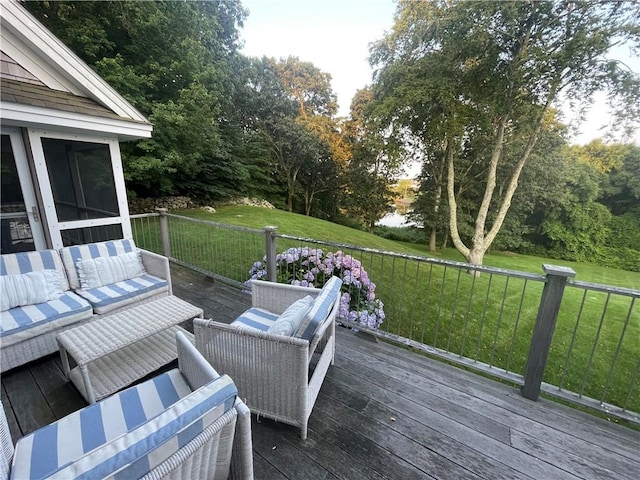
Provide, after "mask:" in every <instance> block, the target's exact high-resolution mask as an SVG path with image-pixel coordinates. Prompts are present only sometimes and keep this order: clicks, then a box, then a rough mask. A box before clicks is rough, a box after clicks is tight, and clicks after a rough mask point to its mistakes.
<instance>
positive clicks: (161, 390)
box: [11, 369, 191, 479]
mask: <svg viewBox="0 0 640 480" xmlns="http://www.w3.org/2000/svg"><path fill="white" fill-rule="evenodd" d="M190 393H191V389H190V388H189V385H188V384H187V381H186V379H185V378H184V377H183V376H182V374H181V373H180V371H179V370H178V369H174V370H171V371H169V372H166V373H164V374H162V375H159V376H158V377H155V378H153V379H152V380H149V381H147V382H144V383H142V384H140V385H136V386H134V387H131V388H128V389H127V390H123V391H122V392H120V393H118V394H116V395H113V396H111V397H108V398H106V399H104V400H102V401H101V402H99V403H94V404H93V405H90V406H88V407H86V408H83V409H82V410H79V411H77V412H74V413H72V414H70V415H67V416H66V417H64V418H62V419H60V420H59V421H57V422H55V423H52V424H51V425H48V426H46V427H44V428H41V429H40V430H36V431H35V432H33V433H31V434H29V435H27V436H25V437H23V438H21V439H20V440H18V443H17V444H16V453H15V455H14V459H13V468H12V471H11V475H12V478H15V479H20V478H43V477H46V476H48V475H52V474H53V473H54V472H56V471H58V469H59V468H61V467H62V466H64V465H67V464H69V463H71V462H74V461H75V460H77V459H78V458H80V457H81V456H82V455H84V454H86V453H88V452H90V451H92V450H94V449H95V448H97V447H99V446H101V445H104V444H105V443H107V442H110V441H112V440H114V439H116V438H117V437H119V436H121V435H123V434H125V433H127V432H130V431H132V430H134V429H135V428H137V427H139V426H140V425H142V424H143V423H145V422H147V421H148V420H150V419H152V418H154V417H156V416H157V415H159V414H160V413H162V412H163V411H164V410H165V409H166V408H168V407H170V406H171V405H173V404H174V403H175V402H177V401H178V400H180V399H181V398H183V397H186V396H187V395H189V394H190Z"/></svg>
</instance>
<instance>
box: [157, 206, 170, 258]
mask: <svg viewBox="0 0 640 480" xmlns="http://www.w3.org/2000/svg"><path fill="white" fill-rule="evenodd" d="M156 210H157V211H158V213H159V214H160V241H161V242H162V254H163V255H164V256H165V257H167V258H169V257H171V241H170V240H169V219H168V218H167V209H166V208H156Z"/></svg>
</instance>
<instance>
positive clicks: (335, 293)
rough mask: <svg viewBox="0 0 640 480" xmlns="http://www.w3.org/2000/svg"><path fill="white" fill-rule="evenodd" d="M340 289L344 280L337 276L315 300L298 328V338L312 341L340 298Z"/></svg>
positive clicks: (331, 279)
mask: <svg viewBox="0 0 640 480" xmlns="http://www.w3.org/2000/svg"><path fill="white" fill-rule="evenodd" d="M340 288H342V280H341V279H340V278H338V277H335V276H334V277H331V278H330V279H329V280H328V281H327V283H325V284H324V286H323V287H322V290H320V293H318V296H317V297H316V299H315V300H314V302H313V306H312V307H311V310H309V313H307V315H306V316H305V317H304V320H302V323H301V324H300V326H299V327H298V330H297V331H296V333H295V336H296V337H298V338H303V339H305V340H309V341H311V339H312V338H313V336H314V335H315V333H316V330H318V328H319V327H320V325H322V324H323V323H324V321H325V320H326V319H327V318H328V317H329V313H330V312H331V308H332V307H333V305H334V303H335V302H336V300H337V299H338V298H339V297H340Z"/></svg>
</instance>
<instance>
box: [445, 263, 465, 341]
mask: <svg viewBox="0 0 640 480" xmlns="http://www.w3.org/2000/svg"><path fill="white" fill-rule="evenodd" d="M461 275H462V270H461V269H458V279H457V281H456V291H455V293H454V294H453V305H452V306H451V321H450V322H449V337H448V339H447V351H449V352H450V351H451V336H452V334H453V325H454V324H455V320H456V308H457V307H458V292H459V291H460V276H461Z"/></svg>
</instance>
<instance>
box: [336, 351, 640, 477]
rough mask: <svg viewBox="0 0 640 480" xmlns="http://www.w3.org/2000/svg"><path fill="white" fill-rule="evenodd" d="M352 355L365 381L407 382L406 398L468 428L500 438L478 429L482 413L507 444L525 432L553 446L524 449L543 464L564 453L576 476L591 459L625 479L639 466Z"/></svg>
mask: <svg viewBox="0 0 640 480" xmlns="http://www.w3.org/2000/svg"><path fill="white" fill-rule="evenodd" d="M348 354H349V356H350V357H354V361H353V363H350V364H349V365H348V366H347V368H348V369H351V370H352V369H353V368H354V367H355V366H356V365H358V364H362V362H363V361H365V360H366V359H369V363H368V364H367V367H361V368H360V373H361V374H362V376H363V378H366V379H368V380H369V381H371V382H376V383H377V384H378V385H380V386H383V385H390V384H393V382H404V383H406V385H403V386H402V390H403V393H405V394H406V395H408V396H410V397H413V398H420V402H421V403H422V404H423V405H424V406H428V407H429V408H432V409H437V410H438V411H447V416H449V417H450V418H452V419H454V418H455V419H458V420H459V421H460V422H464V423H465V425H467V426H469V427H471V428H474V429H476V430H478V431H479V432H481V433H484V434H488V435H489V436H492V437H493V438H497V435H493V434H492V433H487V432H486V431H484V430H482V429H479V428H478V420H477V418H475V416H477V415H478V414H476V413H475V412H482V415H481V418H484V419H485V420H486V421H487V422H489V423H490V424H493V425H495V427H496V428H498V427H499V428H500V429H504V430H503V431H504V432H505V435H506V438H507V441H506V442H505V443H508V442H509V440H510V441H511V442H512V444H513V438H514V435H515V434H516V433H521V434H522V435H520V436H518V438H519V439H523V438H526V439H529V442H536V441H540V442H541V443H540V445H541V446H542V445H543V446H547V445H548V446H549V447H553V449H551V448H548V449H547V448H539V449H527V448H523V449H522V450H523V451H531V450H533V451H536V452H540V456H539V457H538V458H540V460H542V461H548V458H547V457H548V456H549V455H551V456H555V451H560V452H562V453H563V454H564V455H561V456H558V460H557V461H555V462H554V463H555V464H556V465H561V464H562V461H564V462H565V465H564V466H565V468H566V470H567V471H570V472H574V473H575V472H576V470H575V468H578V469H579V470H578V471H580V469H581V468H582V465H581V464H582V462H583V461H585V460H588V461H589V462H590V463H591V465H592V468H593V469H595V470H596V471H597V472H601V473H598V474H597V475H598V476H600V475H605V474H606V472H607V471H609V472H614V471H617V472H618V474H619V475H623V476H624V472H625V471H627V469H628V468H631V467H632V466H633V465H634V464H635V462H634V461H632V460H631V459H628V458H626V457H624V456H622V455H619V454H618V453H616V452H611V455H610V456H609V457H608V458H607V461H605V462H604V465H603V461H602V455H601V452H602V447H601V446H600V445H599V444H598V443H597V438H593V439H592V441H587V440H583V439H581V438H577V437H575V436H570V435H568V434H566V433H565V432H562V431H559V430H557V429H555V428H552V427H549V426H546V425H541V424H540V423H539V422H535V421H533V420H530V419H528V418H525V417H523V416H522V415H517V414H515V413H513V412H511V411H506V410H504V409H502V408H500V407H499V406H497V405H495V402H486V401H485V400H484V399H479V398H477V397H474V396H471V395H468V394H467V393H466V392H460V391H458V390H455V389H451V388H450V387H448V386H446V385H442V384H440V383H437V382H436V383H434V382H433V381H432V380H429V379H427V378H425V377H424V376H422V375H420V374H419V373H416V372H415V370H412V371H407V370H403V369H401V368H398V367H397V366H389V365H388V364H387V363H386V362H383V361H382V360H377V361H371V357H370V356H367V355H366V354H364V353H360V352H356V351H355V349H351V350H348ZM459 373H460V375H465V376H468V375H470V374H469V373H466V372H462V371H461V372H459ZM414 385H415V386H414ZM503 388H504V389H505V390H507V389H509V388H510V387H507V386H504V387H503ZM529 403H531V402H529ZM470 419H471V421H470ZM523 436H524V437H523ZM498 439H499V438H498ZM499 440H500V439H499ZM576 456H577V457H578V458H579V459H580V460H579V462H578V466H577V467H576V466H575V465H574V464H575V463H576V462H574V461H572V460H573V459H574V458H575V457H576Z"/></svg>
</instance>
